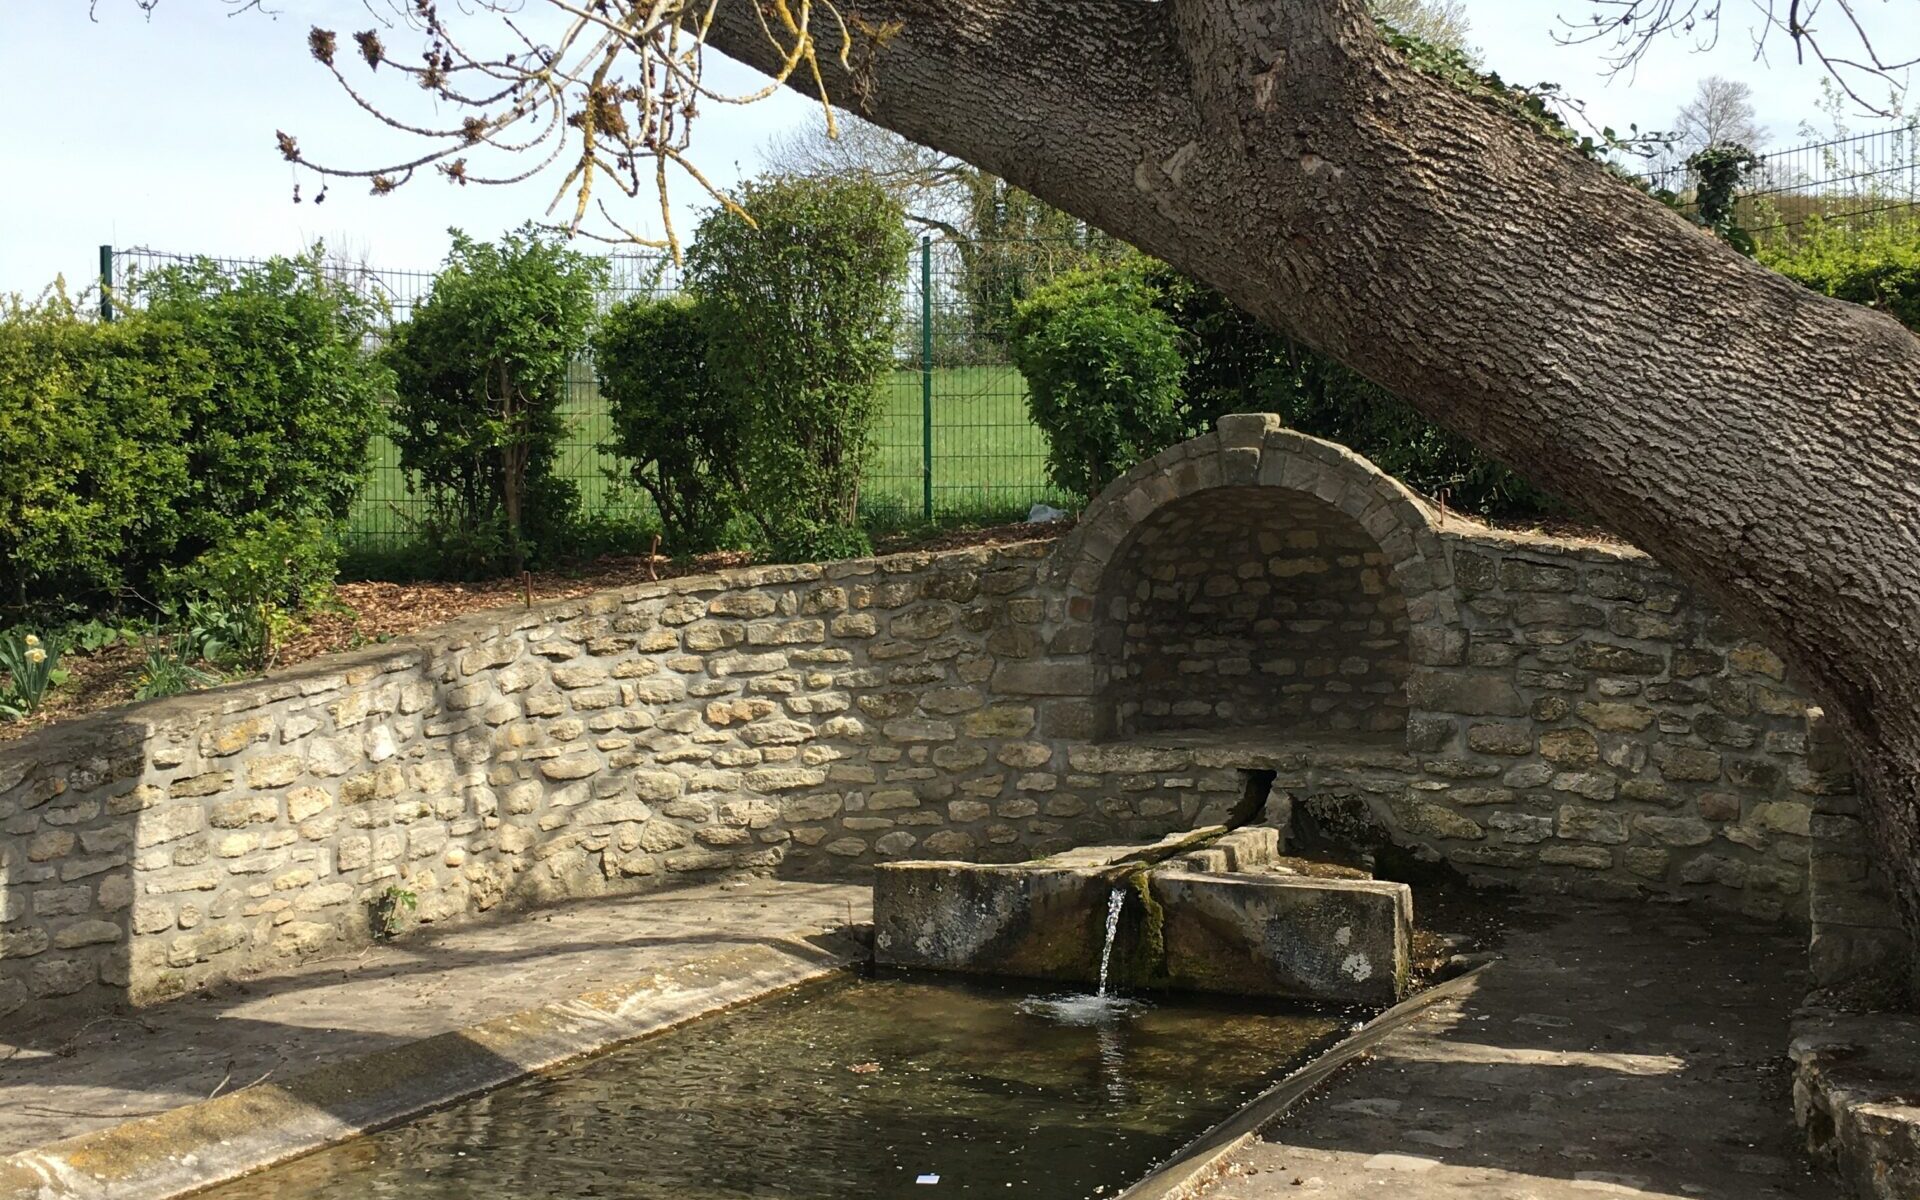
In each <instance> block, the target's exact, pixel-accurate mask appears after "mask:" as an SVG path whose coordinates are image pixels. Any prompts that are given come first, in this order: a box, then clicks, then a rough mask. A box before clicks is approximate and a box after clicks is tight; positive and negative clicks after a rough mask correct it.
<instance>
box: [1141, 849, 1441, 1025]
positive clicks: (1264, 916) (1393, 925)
mask: <svg viewBox="0 0 1920 1200" xmlns="http://www.w3.org/2000/svg"><path fill="white" fill-rule="evenodd" d="M1149 888H1150V890H1151V892H1152V895H1153V898H1154V900H1155V902H1156V903H1157V904H1158V906H1159V908H1160V910H1161V912H1162V913H1163V914H1164V917H1163V925H1162V933H1161V936H1162V938H1163V941H1164V944H1165V947H1166V957H1165V965H1164V968H1163V972H1162V975H1163V977H1164V980H1165V983H1166V985H1167V986H1171V987H1175V988H1183V989H1190V990H1196V991H1213V992H1231V993H1237V994H1240V995H1251V996H1278V997H1284V998H1287V999H1294V1000H1310V1001H1335V1002H1338V1001H1351V1002H1358V1003H1374V1004H1387V1003H1391V1002H1393V1001H1395V1000H1397V999H1399V998H1400V997H1401V996H1402V995H1404V994H1405V992H1406V986H1407V972H1408V966H1409V955H1410V951H1411V945H1412V940H1413V893H1412V891H1411V890H1410V889H1409V888H1408V887H1407V886H1406V885H1405V884H1399V883H1385V882H1381V881H1377V880H1358V879H1307V878H1298V877H1286V876H1275V877H1266V876H1253V875H1207V874H1199V873H1195V872H1187V871H1155V872H1153V873H1152V874H1151V875H1150V876H1149Z"/></svg>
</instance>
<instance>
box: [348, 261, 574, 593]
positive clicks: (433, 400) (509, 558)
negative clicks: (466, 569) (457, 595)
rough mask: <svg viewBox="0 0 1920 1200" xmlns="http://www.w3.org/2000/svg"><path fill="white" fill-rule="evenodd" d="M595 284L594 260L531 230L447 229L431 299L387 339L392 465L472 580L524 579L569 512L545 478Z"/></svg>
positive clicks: (564, 490)
mask: <svg viewBox="0 0 1920 1200" xmlns="http://www.w3.org/2000/svg"><path fill="white" fill-rule="evenodd" d="M605 277H606V264H605V263H604V262H603V261H601V260H599V259H596V258H592V257H589V256H587V255H584V254H581V253H579V252H577V251H574V250H569V249H567V248H566V247H565V244H564V242H563V241H562V239H560V238H559V237H558V236H557V235H551V234H546V233H542V232H540V231H538V230H536V229H535V228H534V227H533V226H531V225H529V226H526V227H524V228H522V229H520V230H518V231H517V232H513V233H509V234H507V235H506V236H504V237H503V238H501V239H500V241H499V242H497V243H495V242H476V241H474V240H473V239H472V238H469V237H467V236H466V235H465V234H463V233H461V232H460V231H458V230H454V231H453V249H452V251H451V252H450V253H449V254H448V256H447V262H446V266H445V267H443V268H442V269H441V271H440V274H439V275H438V276H436V277H435V278H434V281H433V288H432V290H431V291H430V292H429V293H428V295H427V298H426V300H425V301H423V302H422V303H421V304H420V305H419V306H418V307H417V308H416V309H415V310H414V313H413V318H412V320H410V321H407V322H406V323H404V324H402V325H400V326H398V327H397V328H396V329H395V330H394V332H393V337H392V339H391V341H390V342H389V344H388V346H387V349H386V352H385V358H386V361H387V362H388V363H389V364H390V365H391V366H392V368H393V371H394V374H395V377H396V383H397V390H398V394H399V403H398V405H397V407H396V411H395V417H396V423H397V426H398V428H397V429H396V431H395V433H394V441H395V443H396V444H397V445H398V447H399V449H400V465H401V467H402V468H403V469H405V470H407V471H409V472H413V473H415V477H416V478H417V479H418V481H419V486H420V487H421V488H422V489H424V491H425V492H426V494H427V497H428V499H429V501H430V506H431V509H432V512H433V514H434V515H433V518H432V520H431V522H430V523H429V527H428V529H427V532H429V533H432V534H434V535H436V536H438V537H439V538H440V540H441V541H442V543H443V544H450V545H454V546H457V547H459V548H460V549H461V553H463V554H466V555H469V556H471V559H472V561H471V563H470V566H471V567H472V569H473V571H474V573H476V574H478V573H482V572H484V571H488V570H492V571H498V570H499V569H500V568H501V567H503V566H504V567H508V568H510V569H511V570H514V571H518V570H520V569H521V568H522V566H523V565H524V563H525V561H526V559H527V558H528V556H529V555H530V554H537V553H538V551H539V549H540V547H541V545H542V543H543V542H544V543H547V544H548V545H549V546H551V544H552V543H555V542H558V541H561V540H563V534H564V531H565V530H566V529H567V527H568V526H569V524H570V522H571V521H572V519H573V517H574V514H575V510H576V509H577V508H578V506H579V496H578V493H577V491H576V489H575V488H574V487H573V485H572V484H570V483H568V482H567V481H565V480H563V479H560V478H559V477H557V476H556V475H555V473H554V460H555V455H556V453H557V447H558V444H559V441H560V438H561V436H562V435H563V434H564V433H565V431H566V422H565V420H564V418H563V417H562V416H561V414H560V404H561V401H562V400H563V399H565V396H566V383H567V371H568V369H569V367H570V366H571V365H572V363H573V360H574V359H575V358H576V357H577V356H578V355H579V354H580V353H581V352H582V351H583V350H584V349H585V348H586V344H587V331H588V328H589V326H590V325H591V323H592V320H593V310H594V298H595V296H596V294H597V293H598V290H599V288H600V287H601V285H602V284H603V283H604V281H605Z"/></svg>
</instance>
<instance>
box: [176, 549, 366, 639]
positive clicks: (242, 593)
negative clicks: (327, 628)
mask: <svg viewBox="0 0 1920 1200" xmlns="http://www.w3.org/2000/svg"><path fill="white" fill-rule="evenodd" d="M339 553H340V552H339V544H338V542H337V540H336V538H335V536H334V532H333V529H332V528H331V527H330V526H329V525H328V524H327V523H326V522H323V521H321V520H320V519H319V518H317V517H305V518H302V519H299V520H281V519H264V520H256V521H254V522H253V523H252V524H250V525H249V526H248V527H247V528H245V529H243V530H241V531H239V532H238V533H235V534H234V535H233V536H232V537H230V538H229V539H228V540H227V541H225V542H223V543H222V544H220V545H218V546H215V547H214V548H213V549H211V550H208V551H207V552H206V553H204V554H202V555H201V556H200V557H199V558H197V559H195V560H194V561H193V562H192V563H191V564H189V565H188V566H187V567H185V568H182V569H181V570H179V571H177V572H174V573H173V574H172V575H171V576H170V577H169V580H168V585H169V590H170V591H171V592H172V593H173V594H174V595H175V596H176V597H177V598H179V599H181V600H182V601H184V602H185V605H186V610H185V619H184V625H185V627H186V629H187V630H188V631H189V632H188V636H187V642H188V644H189V645H190V646H191V647H192V648H193V649H195V650H196V651H198V652H199V657H202V658H205V659H207V660H208V661H210V662H215V663H219V664H221V665H222V666H227V667H233V668H239V669H242V670H248V671H263V670H265V669H266V668H267V667H268V666H269V665H271V664H272V661H273V651H274V646H275V644H276V642H277V641H278V640H279V638H280V635H281V634H282V633H283V632H285V630H286V629H287V628H288V626H289V625H290V624H291V621H292V618H293V617H294V616H295V615H297V614H299V613H301V612H304V611H306V610H307V609H309V608H311V607H312V606H313V605H314V604H316V603H318V602H319V601H320V600H322V599H323V598H325V597H326V596H327V595H328V594H329V592H330V589H331V587H332V584H333V579H334V575H335V572H336V570H337V568H338V564H339Z"/></svg>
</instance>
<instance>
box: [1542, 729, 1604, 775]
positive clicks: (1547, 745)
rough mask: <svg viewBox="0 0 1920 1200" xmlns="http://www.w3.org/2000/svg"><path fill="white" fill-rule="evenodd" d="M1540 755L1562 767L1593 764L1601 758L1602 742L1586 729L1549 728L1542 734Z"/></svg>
mask: <svg viewBox="0 0 1920 1200" xmlns="http://www.w3.org/2000/svg"><path fill="white" fill-rule="evenodd" d="M1540 757H1541V758H1544V759H1546V760H1547V761H1548V762H1550V763H1554V764H1555V765H1557V766H1562V767H1585V766H1591V765H1593V764H1594V763H1596V762H1598V761H1599V759H1600V744H1599V743H1598V742H1596V741H1594V738H1593V735H1592V734H1591V733H1588V732H1587V731H1586V730H1584V729H1549V730H1547V731H1546V732H1545V733H1543V734H1541V735H1540Z"/></svg>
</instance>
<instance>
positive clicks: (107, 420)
mask: <svg viewBox="0 0 1920 1200" xmlns="http://www.w3.org/2000/svg"><path fill="white" fill-rule="evenodd" d="M130 296H131V297H132V298H133V299H135V300H136V301H137V302H138V304H139V305H140V306H139V307H134V308H132V309H131V310H130V311H127V312H124V313H123V314H122V316H121V318H120V319H119V320H117V321H115V322H113V323H112V324H104V323H99V322H95V321H91V320H87V319H83V318H82V317H81V316H80V315H79V314H78V313H77V312H76V311H75V310H74V308H73V306H72V305H71V304H70V303H68V302H66V301H65V300H64V298H62V297H59V296H56V297H55V298H54V299H52V300H49V301H46V302H43V303H40V304H37V305H20V304H11V305H0V462H4V463H6V465H7V469H6V470H5V471H0V588H4V589H5V593H4V594H5V595H6V598H7V599H9V600H11V601H12V602H13V603H14V604H16V605H18V606H21V607H45V606H47V605H49V604H55V603H57V604H60V605H74V606H79V607H81V608H82V609H83V610H84V609H87V608H98V607H101V606H103V605H105V604H106V603H108V602H110V601H111V600H112V598H113V597H114V596H115V595H116V594H117V593H119V592H120V591H122V590H123V589H127V588H133V589H145V588H147V587H149V586H150V585H152V584H154V583H155V582H156V581H157V580H158V579H159V578H160V576H162V575H163V574H164V573H165V572H166V571H167V570H168V569H169V568H171V567H176V566H178V565H180V564H181V563H184V562H186V561H189V560H191V559H192V558H194V557H195V556H196V555H198V554H200V553H201V552H203V551H205V550H208V549H210V548H213V547H217V546H219V545H221V544H222V543H223V542H225V541H226V540H227V539H229V538H230V537H232V536H234V535H235V534H236V533H237V532H239V531H241V530H243V529H245V528H247V527H248V526H249V525H250V524H251V523H253V522H256V521H264V520H281V519H287V520H292V519H298V518H300V517H302V516H304V515H308V514H315V515H322V516H331V517H340V516H344V515H345V513H346V511H347V508H348V505H349V504H350V503H351V502H352V500H353V498H354V496H355V494H356V492H357V490H358V488H359V486H360V483H361V481H362V479H363V478H364V476H365V474H366V470H367V463H368V447H369V442H370V440H371V438H372V435H373V433H374V431H375V430H376V429H377V428H378V426H379V424H380V421H381V403H382V396H383V395H384V394H385V391H386V387H387V379H388V376H387V374H386V372H385V371H384V369H382V368H381V367H379V366H378V365H377V364H376V363H375V362H374V360H373V358H372V357H371V356H370V355H369V354H368V353H367V351H366V349H365V341H366V336H367V333H368V330H369V329H370V327H371V321H372V319H373V316H374V308H373V306H372V305H371V303H370V302H368V301H366V300H365V299H363V298H362V297H360V296H359V295H357V294H356V293H355V292H354V291H353V290H352V289H351V288H349V287H347V286H345V285H343V284H340V283H337V282H334V281H332V280H330V279H329V278H328V276H327V274H326V272H325V271H324V270H323V269H322V265H321V259H320V250H319V249H318V248H317V247H316V248H315V249H314V250H313V251H312V252H311V253H310V254H307V255H305V256H302V257H300V258H295V259H284V258H276V259H273V260H270V261H269V262H266V263H264V264H261V265H259V266H256V267H246V268H241V269H238V270H229V269H228V268H226V267H223V266H219V265H216V264H215V263H213V262H211V261H208V260H198V261H195V262H192V263H188V264H185V265H181V266H176V267H170V268H167V269H165V270H161V271H158V272H155V273H154V274H152V275H149V276H145V277H143V278H142V279H140V280H139V281H138V284H137V286H136V287H135V288H134V289H132V290H131V292H130Z"/></svg>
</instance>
